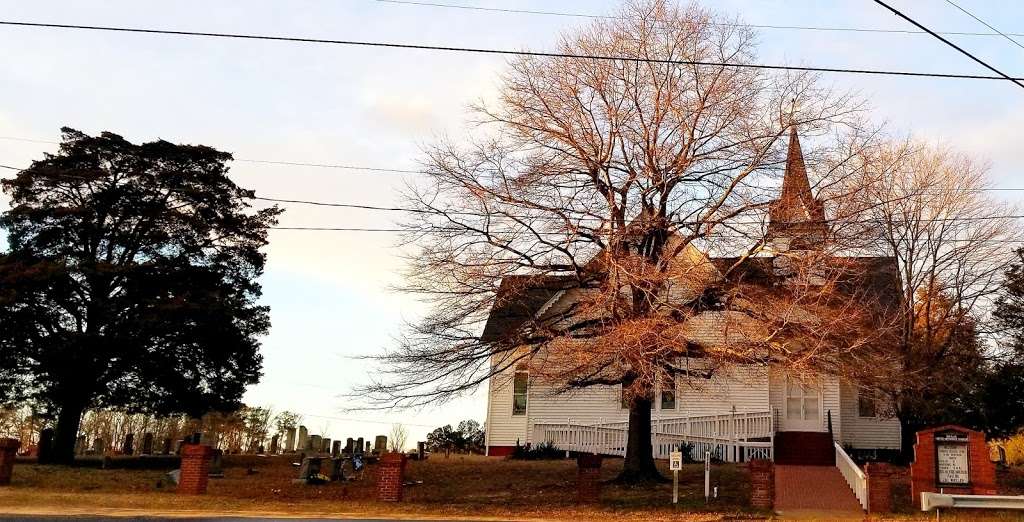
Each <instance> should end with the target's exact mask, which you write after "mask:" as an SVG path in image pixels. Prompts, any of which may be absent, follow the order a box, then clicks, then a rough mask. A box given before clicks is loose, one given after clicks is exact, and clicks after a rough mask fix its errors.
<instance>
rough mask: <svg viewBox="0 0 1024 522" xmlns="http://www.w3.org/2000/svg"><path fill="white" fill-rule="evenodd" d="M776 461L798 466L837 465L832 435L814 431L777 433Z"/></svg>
mask: <svg viewBox="0 0 1024 522" xmlns="http://www.w3.org/2000/svg"><path fill="white" fill-rule="evenodd" d="M774 450H775V463H776V464H787V465H796V466H835V465H836V451H835V447H834V446H833V444H832V435H830V434H828V433H821V432H812V431H781V432H779V433H776V434H775V448H774Z"/></svg>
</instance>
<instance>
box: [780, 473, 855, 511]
mask: <svg viewBox="0 0 1024 522" xmlns="http://www.w3.org/2000/svg"><path fill="white" fill-rule="evenodd" d="M775 511H777V512H778V513H779V514H780V515H782V516H783V517H784V518H803V519H813V520H861V519H863V518H864V510H863V509H861V507H860V503H859V502H857V497H856V496H854V494H853V490H851V489H850V486H849V485H848V484H847V483H846V479H844V478H843V475H842V474H841V473H839V470H838V469H837V468H835V467H834V466H787V465H781V466H775Z"/></svg>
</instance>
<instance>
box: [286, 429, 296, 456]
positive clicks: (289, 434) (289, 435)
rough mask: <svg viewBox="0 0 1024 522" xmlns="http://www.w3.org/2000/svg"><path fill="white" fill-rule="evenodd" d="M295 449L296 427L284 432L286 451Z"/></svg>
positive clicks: (289, 451)
mask: <svg viewBox="0 0 1024 522" xmlns="http://www.w3.org/2000/svg"><path fill="white" fill-rule="evenodd" d="M293 451H295V428H288V429H287V430H285V432H284V453H291V452H293Z"/></svg>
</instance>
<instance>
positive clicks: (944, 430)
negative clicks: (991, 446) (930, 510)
mask: <svg viewBox="0 0 1024 522" xmlns="http://www.w3.org/2000/svg"><path fill="white" fill-rule="evenodd" d="M940 490H941V491H942V492H945V493H949V494H957V495H994V494H996V471H995V466H994V465H993V464H992V461H990V460H989V458H988V450H987V446H986V444H985V434H984V433H981V432H978V431H973V430H969V429H967V428H963V427H960V426H940V427H938V428H932V429H927V430H922V431H919V432H917V443H916V444H914V463H913V464H911V466H910V493H911V496H912V498H913V500H914V505H915V506H916V507H918V508H920V507H921V504H920V503H921V493H925V492H929V493H938V492H940Z"/></svg>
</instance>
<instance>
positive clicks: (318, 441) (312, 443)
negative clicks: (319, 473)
mask: <svg viewBox="0 0 1024 522" xmlns="http://www.w3.org/2000/svg"><path fill="white" fill-rule="evenodd" d="M307 444H308V446H309V447H307V448H306V449H307V450H309V451H312V452H313V453H320V449H321V447H322V446H323V444H324V441H323V438H322V437H320V436H319V435H310V437H309V442H308V443H307Z"/></svg>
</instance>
